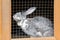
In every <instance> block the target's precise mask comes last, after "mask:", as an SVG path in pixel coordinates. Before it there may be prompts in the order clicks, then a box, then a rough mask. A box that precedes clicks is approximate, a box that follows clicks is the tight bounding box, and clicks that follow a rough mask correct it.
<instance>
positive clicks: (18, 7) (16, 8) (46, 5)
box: [11, 0, 54, 38]
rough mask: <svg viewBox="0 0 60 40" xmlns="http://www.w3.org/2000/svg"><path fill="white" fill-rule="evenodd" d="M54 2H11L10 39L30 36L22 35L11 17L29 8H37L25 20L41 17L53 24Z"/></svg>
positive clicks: (16, 0)
mask: <svg viewBox="0 0 60 40" xmlns="http://www.w3.org/2000/svg"><path fill="white" fill-rule="evenodd" d="M53 4H54V2H53V0H11V10H12V12H11V13H12V15H11V38H29V37H30V36H29V35H27V34H26V33H24V32H23V31H22V29H21V27H20V26H18V25H17V23H16V21H15V20H14V19H13V15H14V14H15V13H17V12H21V11H26V10H27V9H29V8H30V7H37V9H36V10H35V11H34V12H33V13H32V14H29V15H27V18H33V17H35V16H43V17H46V18H48V19H49V20H51V21H52V23H54V22H53V20H54V13H53V12H54V8H53V7H54V5H53Z"/></svg>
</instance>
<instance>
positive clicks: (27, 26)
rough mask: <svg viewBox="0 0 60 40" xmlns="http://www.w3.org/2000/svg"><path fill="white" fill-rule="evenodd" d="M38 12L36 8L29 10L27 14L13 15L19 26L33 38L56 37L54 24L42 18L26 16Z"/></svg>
mask: <svg viewBox="0 0 60 40" xmlns="http://www.w3.org/2000/svg"><path fill="white" fill-rule="evenodd" d="M35 10H36V7H31V8H29V9H28V10H27V11H26V12H18V13H16V14H14V15H13V19H14V20H15V21H16V22H17V25H18V26H20V27H21V28H22V30H23V31H24V32H25V33H26V34H28V35H30V36H31V37H51V36H53V35H54V30H53V28H52V23H51V21H50V20H49V19H47V18H44V17H42V16H36V17H33V18H27V17H26V16H27V15H29V14H31V13H32V12H34V11H35Z"/></svg>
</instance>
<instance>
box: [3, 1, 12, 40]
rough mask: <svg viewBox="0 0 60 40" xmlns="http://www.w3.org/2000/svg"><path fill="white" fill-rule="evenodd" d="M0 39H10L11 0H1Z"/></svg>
mask: <svg viewBox="0 0 60 40" xmlns="http://www.w3.org/2000/svg"><path fill="white" fill-rule="evenodd" d="M2 40H11V0H2Z"/></svg>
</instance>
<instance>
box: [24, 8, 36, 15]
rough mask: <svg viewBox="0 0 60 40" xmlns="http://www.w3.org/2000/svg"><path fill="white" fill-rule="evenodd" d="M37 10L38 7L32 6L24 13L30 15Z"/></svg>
mask: <svg viewBox="0 0 60 40" xmlns="http://www.w3.org/2000/svg"><path fill="white" fill-rule="evenodd" d="M35 10H36V7H31V8H29V9H28V10H27V11H26V12H24V13H23V14H24V15H29V14H31V13H32V12H34V11H35Z"/></svg>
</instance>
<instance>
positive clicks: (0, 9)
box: [0, 0, 60, 40]
mask: <svg viewBox="0 0 60 40" xmlns="http://www.w3.org/2000/svg"><path fill="white" fill-rule="evenodd" d="M59 4H60V0H54V37H49V38H48V37H44V38H43V37H42V38H20V39H17V38H16V39H11V0H0V19H1V20H0V40H26V39H27V40H40V39H41V40H45V39H46V40H60V37H59V35H60V32H59V31H60V27H59V26H60V14H59V13H60V8H59V7H60V5H59Z"/></svg>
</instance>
